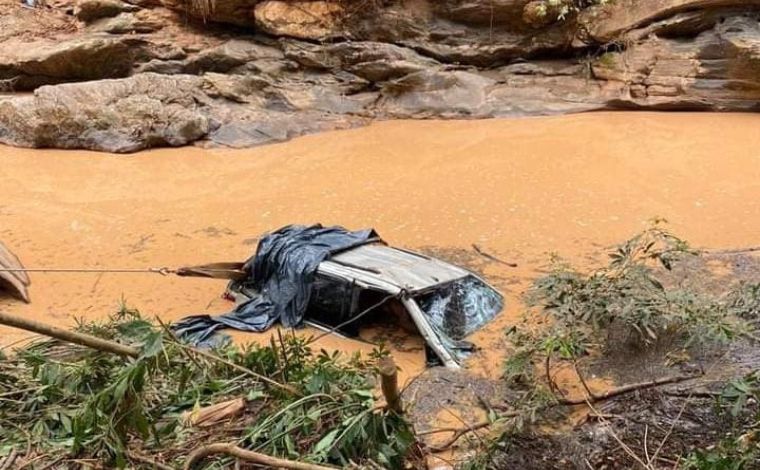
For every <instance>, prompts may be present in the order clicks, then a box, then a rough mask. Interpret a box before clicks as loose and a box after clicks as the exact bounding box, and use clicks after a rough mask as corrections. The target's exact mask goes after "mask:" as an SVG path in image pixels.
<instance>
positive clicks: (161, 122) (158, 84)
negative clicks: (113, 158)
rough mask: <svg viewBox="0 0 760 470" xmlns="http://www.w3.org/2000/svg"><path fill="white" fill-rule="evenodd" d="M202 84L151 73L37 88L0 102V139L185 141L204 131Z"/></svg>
mask: <svg viewBox="0 0 760 470" xmlns="http://www.w3.org/2000/svg"><path fill="white" fill-rule="evenodd" d="M201 88H202V79H201V78H199V77H193V76H174V77H169V76H166V75H156V74H143V75H137V76H134V77H131V78H128V79H122V80H100V81H96V82H86V83H76V84H64V85H57V86H45V87H41V88H39V89H37V90H36V91H35V93H34V95H33V96H21V97H15V98H12V99H8V100H4V101H0V142H2V143H4V144H9V145H17V146H21V147H57V148H86V149H93V150H101V151H105V152H134V151H137V150H141V149H145V148H149V147H155V146H165V145H168V146H179V145H187V144H189V143H191V142H193V141H195V140H198V139H200V138H202V137H204V136H205V135H206V134H207V133H208V131H209V120H208V118H207V116H206V115H204V114H203V113H202V112H201V111H200V110H199V107H200V106H199V104H198V102H202V101H203V100H204V99H205V96H204V95H203V94H202V93H201V92H200V90H201Z"/></svg>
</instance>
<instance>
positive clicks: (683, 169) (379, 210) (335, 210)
mask: <svg viewBox="0 0 760 470" xmlns="http://www.w3.org/2000/svg"><path fill="white" fill-rule="evenodd" d="M758 125H760V116H758V115H751V114H744V115H740V114H721V115H717V114H656V113H620V114H609V113H598V114H584V115H571V116H564V117H553V118H530V119H524V120H490V121H477V122H475V121H467V122H462V121H449V122H435V121H415V122H405V121H397V122H384V123H377V124H374V125H372V126H370V127H367V128H362V129H356V130H349V131H340V132H332V133H325V134H321V135H314V136H309V137H304V138H300V139H296V140H294V141H291V142H288V143H285V144H280V145H273V146H267V147H260V148H256V149H252V150H235V151H219V150H202V149H198V148H183V149H174V150H156V151H150V152H145V153H140V154H136V155H133V156H128V157H118V158H117V157H114V156H110V155H107V154H98V153H90V152H79V151H77V152H64V151H53V150H49V151H47V150H46V151H42V150H22V149H16V148H10V147H3V148H0V159H1V161H2V172H0V227H1V228H0V238H2V240H3V241H4V242H5V243H6V244H8V246H9V247H11V248H12V249H13V250H15V251H16V253H17V254H18V255H19V256H20V257H21V258H22V260H23V261H24V262H25V264H26V265H27V267H37V266H46V267H146V266H177V265H182V264H192V263H203V262H209V261H221V260H240V259H244V258H245V257H247V256H249V255H250V254H251V252H252V251H253V250H254V249H255V245H256V237H257V235H259V234H261V233H262V232H264V231H266V230H268V229H273V228H277V227H279V226H281V225H284V224H288V223H294V222H299V223H310V222H322V223H324V224H341V225H345V226H347V227H350V228H359V227H367V226H373V227H375V228H377V229H378V231H379V232H380V233H381V234H382V235H383V236H384V237H385V238H386V239H387V240H388V241H389V242H391V243H393V244H398V245H401V246H406V247H409V248H414V249H422V250H431V251H436V252H437V253H440V254H442V255H444V256H448V257H450V258H452V259H454V260H457V259H459V260H462V261H464V262H467V263H469V264H471V265H472V266H474V267H478V268H479V269H482V270H483V271H484V272H485V274H486V276H487V277H489V279H490V280H492V281H493V282H494V284H496V285H497V286H498V287H499V288H500V289H502V291H504V292H505V293H506V294H507V297H508V305H509V308H508V309H507V312H506V313H505V314H503V315H502V316H501V317H500V318H499V319H498V320H497V321H495V322H494V323H493V324H492V325H491V326H489V328H488V329H487V330H486V331H483V332H481V333H478V334H476V335H475V338H474V340H475V342H476V343H478V344H479V345H480V346H483V347H484V348H489V347H491V346H494V345H496V344H497V343H498V342H499V341H501V338H502V330H503V327H504V326H506V325H507V324H509V323H510V321H512V320H513V319H514V318H515V317H516V315H517V313H518V312H519V306H518V296H519V293H520V292H521V290H522V289H523V287H524V285H525V284H524V283H525V280H526V279H529V278H531V277H532V276H534V275H535V272H536V270H537V269H540V267H541V266H542V265H543V264H544V262H545V261H546V259H547V254H548V253H549V252H558V253H561V254H562V255H565V256H568V257H570V258H571V260H573V261H575V262H583V260H582V257H583V256H585V255H586V254H587V253H590V252H595V251H598V248H599V247H600V246H606V245H609V244H611V243H614V242H618V241H620V240H623V239H625V238H626V237H627V236H629V235H631V234H632V233H634V232H636V231H638V230H640V229H642V228H643V227H645V225H646V223H647V220H649V219H650V218H652V217H655V216H659V217H665V218H667V219H669V220H670V221H671V228H672V229H673V230H674V231H676V232H677V233H679V234H681V235H682V236H684V237H685V238H687V239H689V240H690V241H691V242H693V243H694V244H695V245H697V246H704V247H727V248H729V247H735V246H748V245H753V244H755V245H756V244H757V243H758V242H760V153H758V150H757V149H758V148H760V135H758V133H757V132H756V131H757V128H758ZM472 244H477V245H478V246H479V247H480V248H481V249H483V250H485V251H487V252H489V253H491V254H493V255H495V256H498V257H499V258H501V259H504V260H507V261H509V262H514V263H517V264H518V268H509V267H506V266H504V265H500V264H498V263H491V262H487V261H486V260H483V259H482V258H481V257H480V256H479V255H477V254H476V253H475V252H474V250H473V249H472ZM32 280H33V284H32V288H31V295H32V298H33V303H32V304H31V305H22V304H20V303H16V302H12V301H10V300H8V299H0V308H3V309H4V310H5V311H9V312H11V313H16V314H20V315H27V316H33V317H37V318H40V319H43V320H45V321H48V322H52V323H56V324H60V325H68V324H71V323H72V322H73V321H74V320H73V318H74V317H78V316H81V317H85V318H94V317H99V316H102V315H105V314H107V313H109V312H111V311H113V310H114V308H115V306H116V304H117V302H118V301H119V299H120V298H124V299H126V300H127V302H128V303H129V304H130V305H132V306H134V307H137V308H139V309H140V310H142V311H143V312H145V313H148V314H157V315H160V316H162V317H163V318H165V319H170V320H171V319H176V318H180V317H182V316H184V315H187V314H190V313H200V312H212V313H213V312H221V311H224V310H225V309H227V308H229V304H228V303H227V302H226V301H224V300H221V299H220V298H219V294H220V293H221V292H222V290H223V288H224V282H220V281H211V280H192V279H180V278H175V277H161V276H159V275H148V274H146V275H136V274H105V275H102V276H98V275H89V274H78V275H61V274H35V275H33V276H32ZM23 336H24V335H23V333H21V332H19V331H16V330H10V329H0V344H9V343H12V342H14V341H18V340H20V339H21V338H23ZM403 349H404V350H405V351H406V353H405V354H401V360H400V362H401V365H402V367H403V368H404V369H405V372H407V373H410V372H412V373H413V371H414V370H418V369H419V368H420V367H421V358H422V352H421V348H419V347H414V345H412V346H411V347H410V346H409V345H408V344H407V347H405V348H403ZM499 361H500V358H499V357H498V353H496V352H493V348H491V351H488V350H486V351H484V352H481V353H478V354H477V355H476V356H475V358H474V359H473V360H472V363H471V364H470V367H471V368H472V369H473V370H474V371H476V372H478V373H485V374H489V375H494V374H497V373H498V372H499V366H500V362H499Z"/></svg>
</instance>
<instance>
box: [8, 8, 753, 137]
mask: <svg viewBox="0 0 760 470" xmlns="http://www.w3.org/2000/svg"><path fill="white" fill-rule="evenodd" d="M534 3H535V2H531V1H526V0H498V1H485V0H467V1H465V0H446V1H443V2H430V1H425V0H419V1H415V2H395V1H394V2H364V3H362V4H361V5H359V4H355V3H352V2H339V1H333V0H320V1H302V2H282V1H276V0H267V1H257V0H219V1H217V2H213V3H208V2H202V1H200V0H198V1H194V2H171V1H168V2H164V3H163V4H162V5H158V4H157V3H154V2H150V1H129V2H123V1H119V0H80V1H79V2H77V3H76V4H74V3H71V2H70V0H58V3H55V4H49V5H48V6H47V7H44V8H41V9H37V10H35V11H31V10H29V9H24V8H21V7H20V6H19V5H17V4H16V3H11V2H10V1H9V0H0V10H2V12H3V15H2V19H0V23H2V25H3V26H4V27H6V30H8V31H14V32H15V33H16V34H15V35H11V34H8V35H0V90H2V91H4V92H10V93H9V94H6V95H4V96H3V97H2V98H0V106H2V107H3V109H4V110H5V112H4V115H3V116H0V141H2V142H3V143H7V144H12V145H23V146H45V147H65V148H72V147H81V148H89V149H96V150H107V151H115V152H128V151H135V150H139V149H143V148H148V147H153V146H159V145H186V144H189V143H193V142H198V143H199V144H218V145H225V146H232V147H244V146H251V145H258V144H262V143H266V142H271V141H278V140H283V139H287V138H290V137H292V136H295V135H301V134H304V133H308V132H315V131H319V130H322V129H334V128H342V127H350V126H354V125H360V124H363V123H366V122H369V121H371V120H372V119H393V118H486V117H500V116H523V115H541V114H556V113H567V112H578V111H588V110H596V109H616V108H647V109H663V110H670V109H673V110H681V109H688V110H740V111H754V110H757V108H758V104H757V103H758V101H759V100H760V23H759V22H758V19H759V18H760V2H755V1H754V0H753V1H750V2H746V1H744V2H739V1H730V0H648V1H644V2H632V1H629V0H620V1H619V2H613V3H611V4H609V5H604V6H596V7H591V8H588V9H586V10H583V11H581V12H579V13H578V14H571V15H569V16H567V17H565V18H562V19H558V18H556V17H555V16H556V15H555V14H554V13H552V12H549V13H547V14H545V15H544V16H542V17H541V18H538V17H536V16H535V14H536V13H535V11H534V10H535V8H537V6H536V5H534ZM67 15H69V16H67ZM71 15H75V16H71ZM66 18H69V19H66ZM197 20H202V21H197ZM44 25H48V28H38V29H39V30H40V31H39V33H36V32H35V31H36V29H35V28H36V27H37V26H44ZM22 30H23V31H25V32H26V33H25V34H20V32H21V31H22ZM42 30H45V31H44V33H43V31H42ZM111 79H118V80H111ZM70 82H76V83H70ZM151 83H152V85H150V84H151ZM167 84H173V85H172V86H175V87H178V88H176V89H170V88H171V86H168V85H167ZM43 86H45V87H44V88H40V87H43ZM51 86H52V87H51ZM125 90H126V91H125ZM179 90H181V93H180V92H179ZM29 91H34V95H33V96H28V95H21V94H19V95H16V94H14V93H13V92H29ZM178 93H179V94H178ZM83 97H87V99H82V98H83ZM190 97H192V99H190ZM99 107H103V109H105V110H107V112H105V113H102V116H97V118H96V119H94V120H92V122H91V123H90V124H87V122H88V121H87V119H85V118H84V117H83V116H88V115H90V114H93V113H95V114H98V113H97V112H96V111H97V110H98V109H100V108H99ZM122 114H123V115H122ZM106 115H108V116H110V117H109V118H108V119H106V118H105V117H103V116H106ZM139 119H143V120H146V123H145V127H146V129H147V130H146V129H142V128H139V126H137V124H135V121H136V120H139ZM64 124H65V125H64ZM72 129H76V132H73V131H72Z"/></svg>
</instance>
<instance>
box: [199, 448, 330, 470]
mask: <svg viewBox="0 0 760 470" xmlns="http://www.w3.org/2000/svg"><path fill="white" fill-rule="evenodd" d="M214 454H227V455H231V456H233V457H236V458H238V459H240V460H245V461H246V462H254V463H257V464H259V465H263V466H267V467H270V468H285V469H289V470H334V469H336V468H337V467H332V466H329V467H328V466H325V465H317V464H313V463H306V462H296V461H294V460H286V459H280V458H277V457H272V456H269V455H266V454H260V453H258V452H253V451H250V450H246V449H242V448H240V447H237V446H236V445H234V444H228V443H221V442H220V443H216V444H209V445H206V446H202V447H199V448H198V449H196V450H194V451H193V452H192V453H191V454H190V456H189V457H188V458H187V460H186V461H185V466H184V470H191V469H192V468H193V465H195V464H196V463H197V462H200V461H201V460H203V459H205V458H206V457H208V456H210V455H214Z"/></svg>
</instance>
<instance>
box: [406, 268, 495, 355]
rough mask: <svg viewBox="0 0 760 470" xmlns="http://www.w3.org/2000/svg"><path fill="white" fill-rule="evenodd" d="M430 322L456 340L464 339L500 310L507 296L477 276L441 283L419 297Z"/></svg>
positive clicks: (418, 299)
mask: <svg viewBox="0 0 760 470" xmlns="http://www.w3.org/2000/svg"><path fill="white" fill-rule="evenodd" d="M416 300H417V303H418V305H419V306H420V308H421V309H422V311H424V312H425V313H426V314H427V316H428V319H429V321H430V323H431V324H432V325H433V326H434V327H435V328H436V329H437V330H439V331H442V332H443V333H444V334H445V335H446V336H448V337H449V338H451V339H453V340H461V339H463V338H464V337H466V336H468V335H470V334H471V333H473V332H474V331H476V330H477V329H478V328H480V327H481V326H483V325H484V324H486V323H487V322H489V321H490V320H491V319H492V318H493V317H494V316H496V314H497V313H499V311H501V309H502V307H503V305H504V300H503V298H502V296H501V294H499V293H498V292H496V291H495V290H494V289H493V288H491V287H490V286H488V285H487V284H486V283H484V282H483V281H481V280H480V279H478V278H477V277H475V276H467V277H464V278H462V279H458V280H456V281H453V282H450V283H448V284H445V285H443V286H441V287H440V288H439V289H436V290H435V291H433V292H430V293H427V294H424V295H422V296H420V297H419V298H417V299H416Z"/></svg>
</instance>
